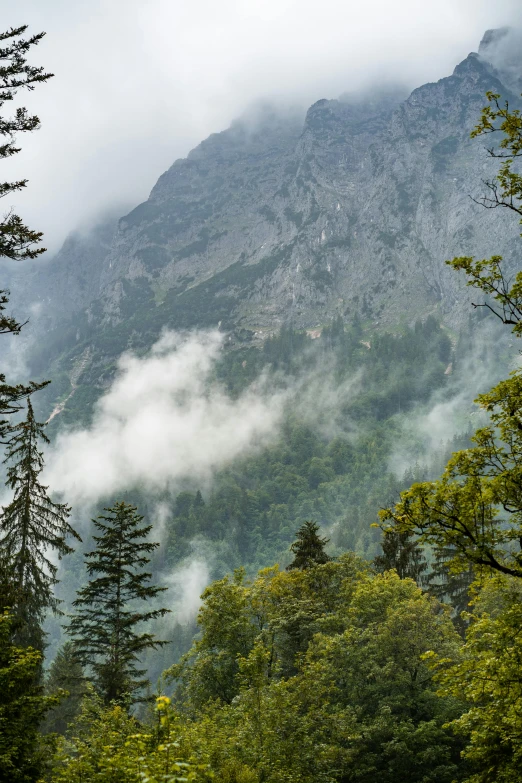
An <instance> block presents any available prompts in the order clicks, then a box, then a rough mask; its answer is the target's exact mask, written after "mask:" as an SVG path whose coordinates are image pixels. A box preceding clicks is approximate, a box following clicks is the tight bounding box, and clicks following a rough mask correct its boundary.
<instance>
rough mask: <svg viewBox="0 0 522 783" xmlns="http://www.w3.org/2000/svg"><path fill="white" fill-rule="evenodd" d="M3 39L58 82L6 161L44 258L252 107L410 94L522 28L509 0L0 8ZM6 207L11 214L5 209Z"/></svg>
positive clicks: (35, 2) (86, 2)
mask: <svg viewBox="0 0 522 783" xmlns="http://www.w3.org/2000/svg"><path fill="white" fill-rule="evenodd" d="M0 9H1V11H2V20H3V25H4V27H9V26H11V25H13V26H15V25H20V24H29V25H30V30H31V31H33V32H38V31H40V30H45V31H46V32H47V36H46V38H45V40H44V42H42V44H41V45H40V46H39V47H38V49H35V50H33V53H32V55H31V62H33V63H34V64H38V65H40V64H41V65H44V66H45V67H46V68H47V69H48V70H51V71H53V72H54V73H55V74H56V76H55V78H54V79H52V80H51V82H49V83H48V84H47V85H43V86H40V87H38V89H37V90H35V91H34V92H33V93H30V94H28V95H27V96H26V99H25V104H26V105H27V106H28V108H29V109H30V110H31V111H34V112H37V113H38V114H39V116H40V119H41V121H42V128H41V129H40V130H39V131H38V132H37V133H34V134H31V136H30V137H29V136H27V137H26V138H22V139H21V142H22V146H23V152H22V153H21V154H20V155H18V156H16V157H15V158H14V159H13V160H12V161H10V162H7V163H6V162H4V163H3V171H2V179H4V178H7V177H16V178H17V179H19V178H21V177H28V178H29V179H30V184H29V186H28V188H27V192H26V193H25V194H24V195H23V196H21V197H20V198H19V199H18V200H14V199H12V203H13V205H14V206H15V207H16V208H17V209H18V211H19V212H20V213H21V214H22V216H23V217H24V219H26V221H27V222H28V223H29V225H30V226H31V227H32V228H34V229H39V230H44V231H45V232H46V244H47V246H48V247H49V248H50V249H52V250H54V249H56V248H57V247H58V246H59V243H60V242H61V241H62V240H63V238H64V236H65V235H66V234H67V233H68V232H69V231H70V230H72V229H74V228H75V227H77V226H79V225H80V224H84V225H88V224H89V223H91V222H92V221H94V220H95V219H96V217H97V216H98V215H99V214H100V213H102V212H103V211H104V210H106V209H112V208H114V209H116V210H117V211H119V212H122V211H123V210H124V209H125V208H126V207H127V206H128V207H131V206H133V205H135V204H137V203H139V202H140V201H142V200H144V199H145V198H147V196H148V193H149V191H150V189H151V187H152V186H153V185H154V183H155V181H156V179H157V178H158V176H159V175H160V174H161V173H162V171H164V170H165V169H166V168H167V167H168V166H170V165H171V163H172V162H173V161H174V160H175V159H176V158H178V157H181V156H184V155H186V154H187V152H188V151H189V150H190V149H191V148H192V147H193V146H195V145H196V144H197V143H198V142H199V141H200V140H201V139H203V138H205V137H206V136H208V135H209V134H210V133H212V132H214V131H219V130H222V129H224V128H226V127H227V126H228V125H229V124H230V122H231V121H232V120H233V119H234V118H235V117H237V116H238V115H240V114H241V113H242V112H243V111H244V110H245V109H246V108H247V107H248V106H249V105H251V104H252V103H255V102H257V101H259V100H261V99H263V100H266V99H268V100H270V99H273V100H277V101H279V102H282V103H283V104H284V103H293V104H302V105H308V104H310V103H313V102H314V101H315V100H318V99H319V98H323V97H327V98H335V97H337V96H338V95H339V94H341V93H343V92H346V91H350V90H357V89H360V88H361V87H364V86H365V85H367V84H371V83H373V82H380V81H382V80H387V81H399V82H402V83H405V84H406V85H407V86H408V87H412V88H413V87H415V86H417V85H419V84H421V83H424V82H426V81H430V80H431V81H433V80H436V79H438V78H440V77H442V76H445V75H447V74H449V73H451V71H452V70H453V67H454V66H455V65H456V64H457V63H458V62H459V61H460V60H462V59H464V57H465V56H466V55H467V54H468V53H469V52H470V51H476V50H477V48H478V43H479V40H480V38H481V37H482V34H483V32H484V30H485V29H486V28H490V27H499V26H502V25H505V24H511V25H514V26H522V2H521V0H495V2H492V1H491V0H435V1H433V0H362V1H361V0H359V2H357V3H355V2H353V0H16V2H14V0H0ZM3 206H4V207H5V208H7V207H9V206H10V204H7V203H5V202H4V204H3Z"/></svg>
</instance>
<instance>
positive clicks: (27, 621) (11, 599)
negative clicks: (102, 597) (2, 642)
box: [0, 399, 81, 649]
mask: <svg viewBox="0 0 522 783" xmlns="http://www.w3.org/2000/svg"><path fill="white" fill-rule="evenodd" d="M44 426H45V424H42V423H40V422H37V421H36V419H35V417H34V412H33V406H32V404H31V400H30V399H28V401H27V417H26V419H25V420H24V421H22V422H20V423H19V424H16V425H15V426H13V427H11V428H10V432H11V437H10V438H9V440H8V442H7V449H6V456H5V460H4V462H5V463H7V464H9V468H8V470H7V482H6V483H7V486H8V487H9V488H10V489H12V490H13V491H14V497H13V500H12V501H11V502H10V503H9V505H7V506H4V508H2V510H1V512H0V545H1V557H0V569H1V579H0V582H1V584H2V587H3V592H7V595H4V596H3V598H4V602H7V603H6V605H8V606H10V609H11V612H12V614H13V628H14V630H15V640H16V642H17V643H18V644H22V645H25V644H32V645H33V646H35V647H37V648H39V649H41V648H42V636H41V630H40V628H41V624H42V621H43V618H44V615H45V612H46V610H47V609H51V610H53V611H55V612H56V611H58V605H59V601H58V599H57V598H56V597H55V595H54V592H53V588H54V586H55V585H56V583H57V581H58V580H57V578H56V574H57V570H58V568H57V565H56V563H55V562H53V560H52V559H51V558H52V555H53V554H54V555H56V554H57V555H58V557H59V558H61V557H63V556H64V555H66V554H68V553H70V552H72V551H73V549H72V547H70V546H69V545H68V544H67V542H66V539H67V538H68V537H71V538H75V539H77V540H78V541H80V540H81V539H80V536H79V535H78V533H76V531H75V530H74V529H73V528H72V527H71V525H70V524H69V521H68V520H69V514H70V508H69V507H68V506H67V505H65V504H64V503H53V501H52V500H51V498H50V497H49V496H48V494H47V489H48V488H47V487H46V486H44V485H43V484H41V483H40V481H39V476H40V473H41V472H42V470H43V467H44V462H43V454H42V452H41V451H40V450H39V442H40V441H43V442H44V443H49V439H48V438H47V436H46V434H45V432H44Z"/></svg>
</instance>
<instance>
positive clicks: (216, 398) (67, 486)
mask: <svg viewBox="0 0 522 783" xmlns="http://www.w3.org/2000/svg"><path fill="white" fill-rule="evenodd" d="M222 342H223V336H222V335H221V334H219V333H218V332H199V333H193V334H190V335H188V336H187V335H186V336H180V335H178V334H174V333H172V332H167V333H165V334H164V335H163V337H162V338H161V339H160V340H159V341H158V342H157V343H156V344H155V345H154V346H153V347H152V349H151V351H150V353H149V354H148V355H147V356H145V357H143V358H140V357H137V356H135V355H133V354H130V353H127V354H124V355H123V356H122V357H121V358H120V360H119V367H118V374H117V377H116V379H115V381H114V383H113V384H112V386H111V388H110V389H109V390H108V391H107V392H106V394H105V395H104V396H103V397H102V398H101V399H100V400H99V401H98V403H97V405H96V408H95V412H94V417H93V421H92V425H91V426H90V427H89V428H86V429H79V430H72V431H67V432H63V433H61V434H59V435H58V437H57V439H56V442H55V444H54V445H53V448H52V449H51V450H50V452H49V454H48V456H47V468H46V471H45V481H46V482H47V483H48V484H49V485H50V486H51V487H52V488H53V490H54V491H57V492H60V493H61V494H62V495H63V497H64V498H65V500H66V501H67V502H69V503H71V504H73V505H75V504H84V505H88V504H90V503H95V502H97V501H99V500H102V499H110V498H114V496H115V495H117V494H118V493H121V492H124V491H125V490H129V489H133V488H137V487H139V488H142V489H144V490H145V491H150V492H158V491H164V490H169V489H171V488H173V487H174V488H175V487H176V485H178V484H179V483H180V482H182V481H183V480H185V479H196V480H198V481H201V482H205V481H208V480H210V479H211V477H212V475H213V474H214V473H215V472H216V471H217V470H219V469H220V468H222V467H224V466H225V465H226V464H227V463H229V462H230V461H232V460H233V459H235V458H237V457H239V456H241V455H243V454H246V453H248V452H250V451H252V450H254V449H258V448H262V447H263V446H264V445H266V444H268V443H269V442H270V441H271V440H272V439H273V438H274V437H275V436H276V435H277V433H278V430H279V423H280V420H281V416H282V412H283V407H284V400H285V396H286V395H285V393H283V392H281V393H276V394H270V395H269V394H268V392H266V391H265V389H264V384H263V382H262V381H258V382H257V384H256V389H255V390H254V389H253V388H251V389H247V390H246V391H245V392H244V393H243V394H241V395H240V396H239V397H238V398H236V399H232V398H231V397H230V396H229V395H228V394H227V392H226V390H225V389H224V388H223V386H222V385H221V384H219V383H218V382H216V381H215V380H212V373H213V370H214V367H215V365H216V362H217V360H218V357H219V354H220V350H221V346H222Z"/></svg>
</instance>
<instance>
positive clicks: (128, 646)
mask: <svg viewBox="0 0 522 783" xmlns="http://www.w3.org/2000/svg"><path fill="white" fill-rule="evenodd" d="M105 511H106V512H107V515H106V516H103V515H102V516H100V517H98V518H97V519H93V523H94V525H95V527H96V530H97V531H98V532H99V535H95V536H93V538H94V541H95V543H96V549H95V550H94V551H93V552H89V553H87V554H86V556H85V560H86V565H87V572H88V574H89V577H90V578H91V579H90V581H89V583H88V584H87V585H86V587H84V588H82V589H81V590H79V591H78V594H77V595H78V597H77V599H76V600H75V601H74V604H73V606H75V607H76V613H75V614H73V616H72V618H71V622H70V625H69V627H68V628H67V631H68V633H69V634H70V635H71V636H72V638H73V640H74V644H75V650H76V653H77V656H78V659H79V660H80V661H81V663H82V664H83V665H84V666H88V667H90V669H91V671H92V674H93V676H94V682H95V685H96V687H97V689H98V692H99V693H100V695H101V696H102V697H103V700H104V701H105V703H106V704H109V703H110V702H112V701H115V702H120V703H122V702H125V701H128V700H129V699H130V700H132V701H135V702H136V701H143V700H144V699H143V698H140V697H139V694H138V693H137V692H139V691H140V690H141V689H143V688H144V687H145V686H146V685H147V684H148V680H147V679H144V678H143V675H144V673H145V670H144V669H140V668H139V656H140V654H141V653H143V652H144V651H145V650H148V649H156V648H157V647H159V646H161V645H163V644H166V642H164V641H159V640H158V639H156V638H155V636H154V635H153V634H152V633H150V632H149V631H142V632H140V631H139V630H138V626H140V625H142V624H143V623H148V622H150V621H151V620H154V619H156V618H158V617H161V616H163V615H164V614H166V613H167V612H168V611H169V610H168V609H146V610H144V611H141V612H140V611H139V609H138V608H137V603H138V602H139V601H151V600H153V599H154V598H156V596H157V595H158V593H160V592H162V591H163V590H165V589H166V588H163V587H154V586H152V585H150V584H148V582H149V580H150V578H151V574H150V573H147V572H146V571H143V570H142V569H143V567H144V566H146V564H147V563H149V562H150V558H149V557H147V555H149V554H150V553H151V552H153V551H154V550H155V549H156V548H157V547H158V546H159V544H156V543H152V542H149V541H147V540H146V539H147V537H148V535H149V533H150V531H151V529H152V525H142V524H141V522H142V520H143V517H142V516H140V515H139V514H138V513H137V509H136V507H135V506H131V505H129V504H127V503H124V502H120V503H116V505H114V506H113V507H112V508H106V509H105Z"/></svg>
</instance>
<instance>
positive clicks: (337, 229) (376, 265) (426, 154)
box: [24, 31, 522, 363]
mask: <svg viewBox="0 0 522 783" xmlns="http://www.w3.org/2000/svg"><path fill="white" fill-rule="evenodd" d="M504 36H505V31H497V32H491V31H490V32H488V33H487V34H486V36H485V38H484V41H483V43H482V44H481V49H480V53H479V54H474V53H472V54H470V55H469V56H468V57H467V58H466V59H465V60H464V61H463V62H462V63H460V65H458V66H457V67H456V69H455V71H454V73H453V74H452V75H451V76H449V77H447V78H443V79H441V80H440V81H439V82H437V83H434V84H426V85H424V86H422V87H420V88H418V89H416V90H414V92H413V93H412V94H411V95H410V96H409V97H408V98H406V99H405V100H403V99H402V98H401V97H399V96H396V95H389V94H388V95H379V94H377V93H376V94H375V95H368V96H365V97H364V98H360V97H359V98H357V99H355V98H353V99H352V98H350V96H346V97H344V98H343V99H342V100H337V101H335V100H320V101H318V102H317V103H316V104H314V105H313V106H312V107H311V108H310V109H309V111H308V112H307V114H306V117H305V119H304V122H303V120H302V118H299V117H295V116H292V117H281V116H279V115H277V114H275V113H273V112H271V111H269V110H266V111H265V112H263V113H261V116H260V117H259V118H258V119H257V120H256V121H255V122H246V121H244V122H237V123H235V124H234V125H233V126H232V127H231V128H229V129H228V130H226V131H224V132H222V133H218V134H214V135H212V136H211V137H210V138H208V139H207V140H206V141H204V142H203V143H202V144H200V145H199V146H198V147H197V148H196V149H195V150H193V151H192V152H191V153H190V154H189V155H188V157H187V158H186V159H185V160H178V161H176V162H175V163H174V165H173V166H172V167H171V168H170V169H169V170H168V171H167V172H166V173H165V174H163V175H162V176H161V177H160V179H159V180H158V182H157V184H156V186H155V187H154V189H153V190H152V192H151V194H150V197H149V199H148V200H147V201H146V202H145V203H143V204H140V205H139V206H138V207H136V209H134V210H133V211H132V212H130V213H129V214H128V215H126V216H125V217H123V218H122V219H121V220H119V222H117V223H116V224H115V225H113V224H111V225H107V226H105V227H104V228H103V230H100V231H99V232H95V235H94V236H93V237H92V238H91V239H89V240H82V239H80V238H72V239H70V240H68V242H66V244H65V246H64V248H63V249H62V251H61V252H60V254H59V255H58V257H57V259H56V260H55V261H54V263H52V264H50V265H48V267H47V268H46V269H45V270H44V271H43V272H42V273H38V275H37V276H34V275H33V276H32V278H31V279H30V280H28V281H26V285H25V286H24V288H25V289H26V290H25V294H24V295H25V296H27V295H29V296H33V297H35V298H39V299H40V300H41V301H42V303H43V304H44V309H45V310H46V311H47V312H48V313H49V316H50V318H49V320H48V328H50V327H49V324H50V325H54V327H55V328H54V331H53V332H51V333H50V334H49V335H48V341H47V348H46V351H45V356H46V357H47V358H48V359H55V358H57V357H59V356H62V355H65V354H68V359H67V361H70V360H71V356H72V357H73V358H74V356H76V357H78V356H81V355H84V353H85V350H86V348H87V347H88V346H89V345H90V346H91V347H92V346H93V345H94V354H93V355H94V356H96V353H98V354H99V355H101V354H104V352H105V354H106V355H107V359H108V357H109V355H116V353H117V352H119V351H121V350H123V349H124V348H126V347H128V346H129V345H134V346H136V345H141V346H146V345H148V344H150V342H151V341H152V340H153V339H155V337H156V336H157V334H158V333H159V331H160V330H161V328H162V327H163V326H169V327H173V328H188V327H194V326H216V325H218V324H220V326H221V328H223V329H227V330H230V331H231V332H232V333H235V334H236V336H237V335H242V336H243V338H246V339H250V338H253V337H255V336H257V337H262V336H263V335H264V334H266V333H268V332H272V331H273V330H274V329H277V328H278V327H279V326H280V325H281V324H283V323H288V322H291V323H293V325H294V326H296V327H298V328H312V327H318V326H320V325H322V324H324V323H327V322H328V321H329V320H330V319H331V318H332V317H333V316H334V315H336V314H339V313H340V314H342V315H343V316H346V317H351V316H352V315H353V314H355V313H356V312H358V313H360V314H362V316H363V318H366V319H367V322H368V323H374V324H375V323H376V322H378V323H379V324H380V325H398V324H400V323H401V322H411V321H412V320H414V319H415V318H417V317H419V316H426V315H427V314H428V313H433V312H435V313H439V314H440V315H441V317H442V318H443V319H445V320H446V322H448V323H450V324H456V323H458V321H459V318H460V317H461V314H462V313H463V312H464V311H467V307H466V305H465V300H466V301H467V298H466V297H467V295H466V294H465V289H464V287H463V284H462V281H461V280H459V279H458V277H457V276H456V275H455V273H453V272H452V271H450V270H448V268H447V267H446V266H445V263H444V262H445V260H446V259H447V258H451V257H453V256H455V255H459V254H466V255H468V254H469V255H480V256H487V255H490V254H493V253H501V254H503V255H504V256H505V257H506V259H507V260H508V261H509V262H510V263H515V259H516V254H517V252H518V243H519V241H520V240H519V227H518V225H517V222H516V220H513V218H512V216H509V215H505V214H502V211H501V210H498V211H497V212H495V213H491V212H486V211H485V210H483V209H482V208H481V207H480V206H478V205H477V204H476V203H474V201H473V200H472V199H471V198H470V195H474V196H477V197H478V196H480V193H481V181H482V180H484V179H488V178H491V177H492V176H494V173H495V170H496V166H495V165H494V162H492V161H490V160H489V158H488V156H487V153H486V151H485V149H484V143H483V141H482V140H481V139H476V140H473V141H472V140H471V139H470V137H469V134H470V131H471V129H472V128H473V126H474V125H475V124H476V122H477V120H478V117H479V114H480V110H481V108H482V106H483V105H484V103H485V93H486V91H487V90H494V91H496V92H500V93H501V94H502V95H503V96H505V97H508V98H509V99H510V100H511V101H513V100H514V96H513V94H512V89H514V88H515V87H516V85H517V79H516V78H515V77H516V68H515V66H514V65H513V57H511V60H510V61H509V63H510V64H509V70H506V71H505V72H503V71H502V70H501V69H499V58H498V52H499V51H501V47H502V40H503V37H504ZM499 47H500V48H499ZM490 55H491V56H490ZM493 55H494V56H493ZM521 73H522V68H521ZM504 77H505V78H504ZM504 212H505V211H504ZM27 291H29V292H30V294H27ZM63 303H66V305H65V306H64V304H63ZM58 313H59V314H60V316H59V328H58V329H56V324H57V320H56V319H57V317H58V315H57V314H58ZM71 317H72V320H70V319H71ZM101 335H103V338H102V337H101ZM96 346H97V347H96ZM64 352H65V354H64ZM68 352H69V353H68ZM69 354H70V355H69ZM73 363H74V362H73Z"/></svg>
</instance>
